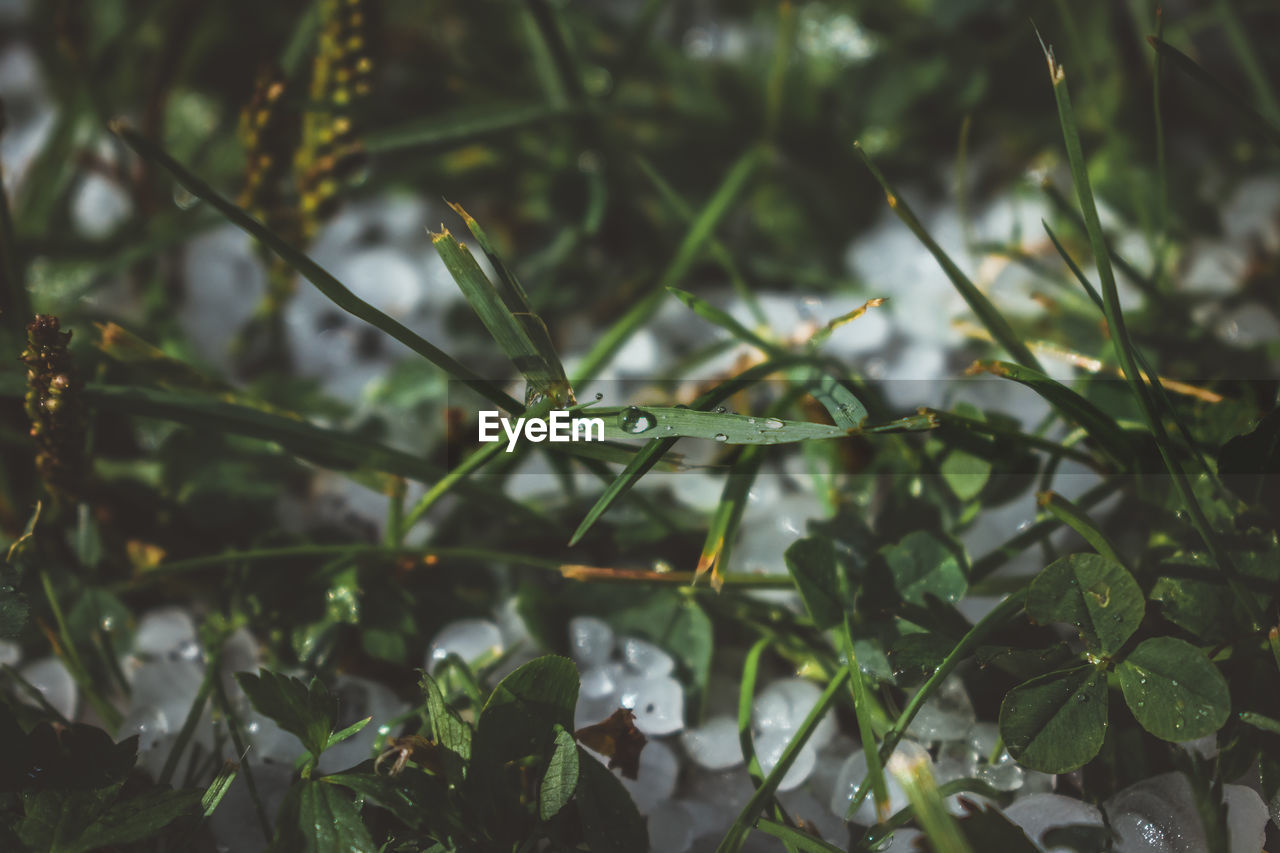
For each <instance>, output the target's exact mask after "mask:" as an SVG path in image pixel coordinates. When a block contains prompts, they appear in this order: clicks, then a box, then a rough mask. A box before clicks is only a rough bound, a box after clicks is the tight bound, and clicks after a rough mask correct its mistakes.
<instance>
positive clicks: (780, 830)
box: [756, 817, 844, 853]
mask: <svg viewBox="0 0 1280 853" xmlns="http://www.w3.org/2000/svg"><path fill="white" fill-rule="evenodd" d="M756 829H758V830H760V831H761V832H766V833H768V834H769V835H772V836H773V837H774V838H776V839H778V840H779V841H781V842H783V843H785V844H791V845H794V846H795V848H796V849H797V850H803V851H804V853H844V848H843V847H836V846H835V845H834V844H828V843H827V842H825V841H823V840H822V839H821V838H817V837H815V836H812V835H809V834H808V833H807V832H801V831H800V830H798V829H796V828H794V827H790V826H787V825H786V824H785V823H778V822H777V821H776V820H769V818H767V817H762V818H760V820H758V821H757V822H756Z"/></svg>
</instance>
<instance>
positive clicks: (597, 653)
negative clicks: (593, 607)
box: [569, 616, 614, 667]
mask: <svg viewBox="0 0 1280 853" xmlns="http://www.w3.org/2000/svg"><path fill="white" fill-rule="evenodd" d="M613 643H614V638H613V628H611V627H610V626H609V623H608V622H606V621H604V620H603V619H597V618H596V617H594V616H575V617H573V618H572V619H570V620H569V654H570V655H571V656H572V657H573V659H574V660H575V661H577V662H578V663H579V664H581V665H582V666H583V667H594V666H600V665H602V664H604V663H605V662H607V661H608V660H609V658H610V657H612V655H613Z"/></svg>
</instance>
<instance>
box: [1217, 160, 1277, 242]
mask: <svg viewBox="0 0 1280 853" xmlns="http://www.w3.org/2000/svg"><path fill="white" fill-rule="evenodd" d="M1277 212H1280V177H1277V176H1275V175H1261V176H1258V177H1253V178H1249V179H1247V180H1245V181H1243V182H1242V183H1241V184H1240V186H1239V187H1237V188H1236V190H1235V192H1233V193H1232V194H1231V196H1230V197H1229V198H1228V199H1227V203H1226V204H1224V205H1223V206H1222V207H1221V208H1219V210H1218V216H1219V218H1220V219H1221V221H1222V232H1223V234H1225V235H1226V237H1227V239H1228V240H1231V241H1234V242H1235V243H1238V244H1241V245H1245V246H1247V245H1249V244H1250V243H1251V242H1252V241H1254V240H1257V241H1259V242H1261V243H1262V246H1263V247H1264V248H1266V249H1267V250H1269V251H1272V252H1274V251H1276V250H1277V249H1280V224H1277V220H1276V214H1277Z"/></svg>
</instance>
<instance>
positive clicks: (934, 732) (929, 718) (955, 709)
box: [907, 675, 975, 741]
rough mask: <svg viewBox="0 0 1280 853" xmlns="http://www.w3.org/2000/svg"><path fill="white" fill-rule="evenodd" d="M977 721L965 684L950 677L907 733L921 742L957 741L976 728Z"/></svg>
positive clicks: (957, 677)
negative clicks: (974, 725)
mask: <svg viewBox="0 0 1280 853" xmlns="http://www.w3.org/2000/svg"><path fill="white" fill-rule="evenodd" d="M974 719H975V717H974V712H973V703H972V702H971V701H970V700H969V694H968V692H967V691H966V690H965V689H964V682H963V681H962V680H961V679H960V678H959V676H956V675H951V676H948V677H947V679H946V680H945V681H943V682H942V686H941V687H939V688H938V690H937V691H936V692H935V693H934V694H933V695H932V696H930V697H929V698H928V699H926V700H925V703H924V704H923V705H922V706H920V710H919V712H917V713H916V716H915V719H913V720H912V721H911V725H910V726H909V727H908V728H907V734H909V735H910V736H911V737H913V738H916V739H918V740H922V741H947V740H958V739H960V738H962V737H964V736H965V734H966V733H967V732H968V731H969V729H970V728H971V727H972V726H973V723H974Z"/></svg>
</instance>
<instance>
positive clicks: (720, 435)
mask: <svg viewBox="0 0 1280 853" xmlns="http://www.w3.org/2000/svg"><path fill="white" fill-rule="evenodd" d="M728 440H729V436H727V435H725V434H724V433H722V432H718V433H716V441H728Z"/></svg>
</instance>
